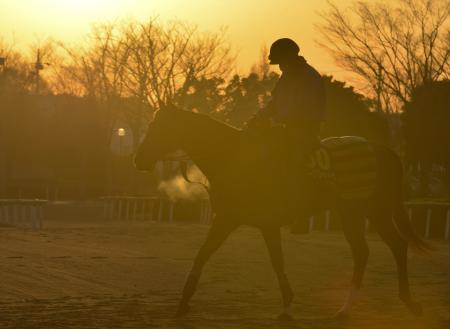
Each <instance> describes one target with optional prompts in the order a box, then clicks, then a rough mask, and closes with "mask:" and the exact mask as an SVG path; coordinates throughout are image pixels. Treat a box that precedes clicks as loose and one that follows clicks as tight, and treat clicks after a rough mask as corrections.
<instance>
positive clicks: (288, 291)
mask: <svg viewBox="0 0 450 329" xmlns="http://www.w3.org/2000/svg"><path fill="white" fill-rule="evenodd" d="M261 232H262V234H263V237H264V240H265V242H266V245H267V249H268V250H269V255H270V260H271V261H272V267H273V269H274V271H275V274H276V275H277V278H278V283H279V285H280V290H281V296H282V297H283V312H282V313H281V314H280V316H279V318H280V319H290V318H292V314H291V313H292V311H291V304H292V300H293V299H294V293H293V292H292V288H291V285H290V283H289V280H288V278H287V276H286V273H285V272H284V258H283V250H282V248H281V236H280V228H279V227H272V228H264V229H261Z"/></svg>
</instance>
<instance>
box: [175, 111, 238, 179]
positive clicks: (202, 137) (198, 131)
mask: <svg viewBox="0 0 450 329" xmlns="http://www.w3.org/2000/svg"><path fill="white" fill-rule="evenodd" d="M194 119H197V121H196V120H194V122H193V124H192V127H190V129H189V131H188V133H187V135H188V136H186V138H185V141H184V144H185V145H184V150H185V151H186V152H187V153H188V155H189V156H190V158H191V159H192V161H193V162H194V163H195V164H196V165H197V166H198V167H199V168H200V170H201V171H202V172H203V173H204V174H205V175H206V177H207V178H208V180H209V181H210V182H211V183H212V181H213V180H215V179H216V178H217V176H218V174H220V172H221V165H223V164H224V163H226V162H228V161H230V159H231V158H232V157H233V155H234V154H233V153H235V152H234V151H235V150H236V149H237V148H238V143H239V142H240V139H241V138H240V132H239V131H238V130H237V129H235V128H232V127H229V126H227V125H225V124H222V123H219V122H216V121H214V120H212V119H210V120H208V119H206V118H201V117H198V118H194Z"/></svg>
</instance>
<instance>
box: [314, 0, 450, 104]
mask: <svg viewBox="0 0 450 329" xmlns="http://www.w3.org/2000/svg"><path fill="white" fill-rule="evenodd" d="M321 16H322V18H323V22H322V24H321V25H319V26H318V28H319V31H320V32H321V34H322V37H323V40H322V41H321V42H319V44H320V45H321V46H323V47H324V48H325V49H327V50H328V51H329V52H330V53H331V54H332V55H333V57H334V58H335V60H336V62H337V63H338V64H339V65H341V66H342V67H343V68H345V69H348V70H350V71H352V72H355V73H356V74H358V75H359V76H360V77H362V78H363V79H364V80H365V81H366V82H367V83H368V84H369V86H370V89H371V91H372V93H373V96H374V97H375V99H376V101H377V106H378V109H380V110H381V109H383V110H385V111H390V110H393V108H395V107H396V105H398V104H403V103H405V102H406V101H408V100H409V99H410V97H411V93H412V91H413V90H414V89H415V88H416V87H417V86H419V85H421V84H423V83H425V82H429V81H436V80H439V79H442V78H448V77H449V75H450V73H449V68H450V64H449V59H450V30H449V26H450V19H449V18H450V1H448V0H396V1H395V2H394V1H392V2H389V3H388V2H381V1H377V2H372V1H368V0H365V1H357V2H354V3H353V5H352V6H351V7H350V8H347V10H344V9H341V8H339V7H338V6H337V5H336V4H335V3H333V2H331V1H330V2H329V10H328V11H326V12H324V13H322V15H321Z"/></svg>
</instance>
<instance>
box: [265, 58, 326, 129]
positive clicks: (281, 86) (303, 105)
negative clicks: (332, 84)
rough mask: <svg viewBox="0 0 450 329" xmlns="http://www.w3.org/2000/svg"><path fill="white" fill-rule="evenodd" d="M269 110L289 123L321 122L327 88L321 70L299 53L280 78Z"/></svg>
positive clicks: (283, 121) (275, 117)
mask: <svg viewBox="0 0 450 329" xmlns="http://www.w3.org/2000/svg"><path fill="white" fill-rule="evenodd" d="M267 110H268V111H269V112H270V114H271V117H272V118H273V119H274V120H275V121H276V122H278V123H282V124H286V125H287V126H296V127H305V126H309V125H317V126H319V125H320V123H321V122H322V121H323V120H324V118H325V88H324V84H323V80H322V78H321V75H320V74H319V72H317V71H316V70H315V69H314V68H313V67H312V66H311V65H309V64H308V63H307V62H306V60H305V59H304V58H303V57H302V56H299V57H298V60H297V62H296V64H295V65H294V66H293V67H292V68H290V70H289V71H286V72H283V74H282V75H281V77H280V79H279V80H278V83H277V84H276V86H275V88H274V90H273V91H272V100H271V101H270V103H269V105H268V107H267Z"/></svg>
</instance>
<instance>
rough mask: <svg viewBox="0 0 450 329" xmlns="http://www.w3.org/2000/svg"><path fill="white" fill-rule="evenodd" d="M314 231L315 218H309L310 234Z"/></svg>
mask: <svg viewBox="0 0 450 329" xmlns="http://www.w3.org/2000/svg"><path fill="white" fill-rule="evenodd" d="M313 229H314V216H311V217H309V226H308V233H311V232H312V231H313Z"/></svg>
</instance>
